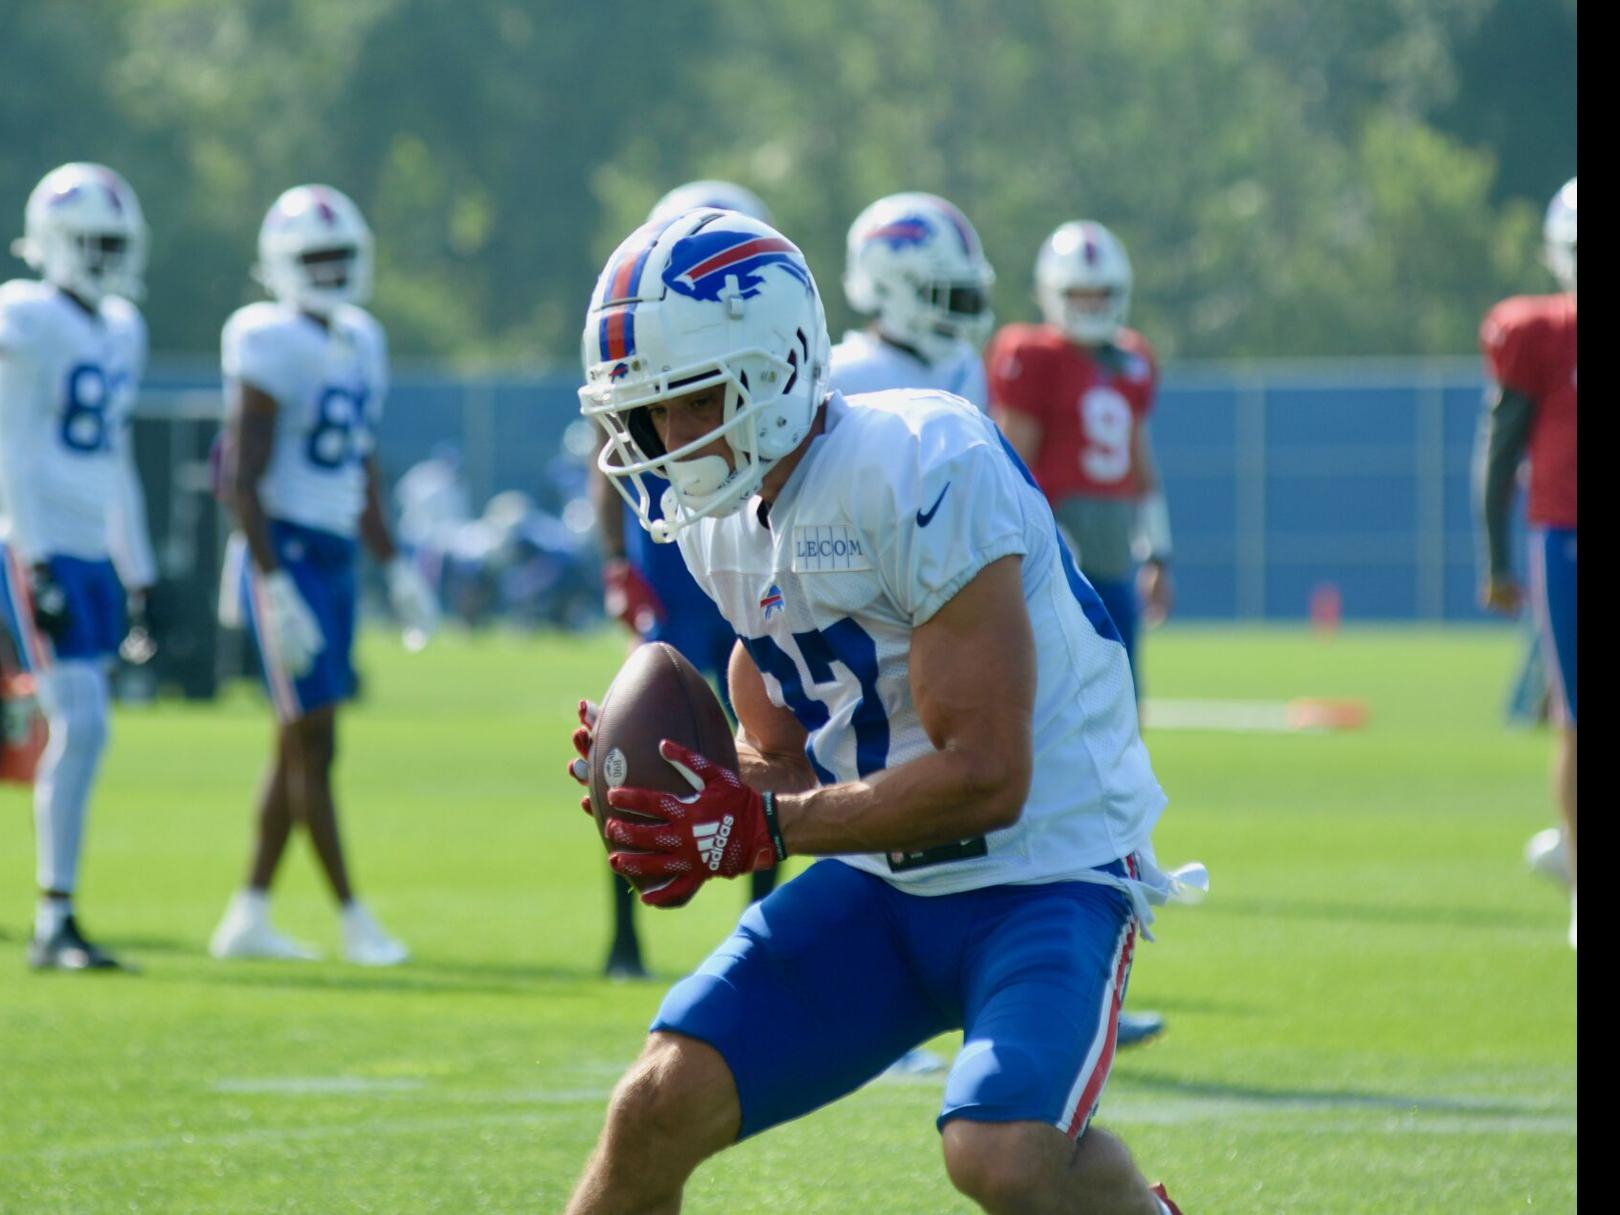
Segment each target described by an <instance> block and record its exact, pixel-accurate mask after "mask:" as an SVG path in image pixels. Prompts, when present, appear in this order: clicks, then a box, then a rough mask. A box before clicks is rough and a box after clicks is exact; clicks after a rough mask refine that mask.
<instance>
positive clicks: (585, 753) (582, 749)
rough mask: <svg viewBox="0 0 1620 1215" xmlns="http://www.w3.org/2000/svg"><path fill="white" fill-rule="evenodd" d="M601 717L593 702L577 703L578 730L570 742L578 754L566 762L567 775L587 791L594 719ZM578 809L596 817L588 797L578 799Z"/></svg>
mask: <svg viewBox="0 0 1620 1215" xmlns="http://www.w3.org/2000/svg"><path fill="white" fill-rule="evenodd" d="M601 715H602V709H601V706H600V705H598V704H596V703H595V702H594V701H589V700H582V701H580V702H579V728H578V729H577V730H575V731H574V733H573V735H572V737H571V741H572V742H573V744H574V750H576V751H578V752H579V758H578V759H571V760H569V761H568V775H569V776H571V777H573V778H574V779H575V780H577V781H578V782H579V783H580V784H582V785H584V786H585V787H586V788H587V789H588V788H590V784H591V766H590V765H591V744H592V743H594V742H595V741H596V719H597V718H598V717H600V716H601ZM579 808H580V809H581V810H583V811H585V813H586V814H589V815H590V816H591V817H592V818H595V817H596V814H595V812H594V811H593V810H592V809H591V799H590V795H589V794H587V795H586V796H584V797H582V798H580V799H579Z"/></svg>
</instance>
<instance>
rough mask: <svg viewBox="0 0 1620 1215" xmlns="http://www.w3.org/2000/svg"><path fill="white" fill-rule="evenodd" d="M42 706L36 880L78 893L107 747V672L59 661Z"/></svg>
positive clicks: (43, 676)
mask: <svg viewBox="0 0 1620 1215" xmlns="http://www.w3.org/2000/svg"><path fill="white" fill-rule="evenodd" d="M39 703H40V708H42V709H43V710H44V711H45V720H46V722H47V723H48V725H49V730H50V741H49V742H48V743H47V745H46V747H45V754H44V755H43V756H41V757H40V762H39V776H38V778H37V779H36V780H35V782H34V839H35V849H36V857H37V865H36V870H37V872H36V874H35V880H36V881H37V882H38V884H39V887H40V889H41V890H72V889H73V888H74V886H75V885H76V884H77V882H76V879H77V877H78V872H79V851H80V847H81V844H82V842H83V839H84V822H85V818H86V817H87V815H88V814H89V807H90V790H91V788H92V786H93V785H94V784H95V780H96V769H97V768H98V767H99V766H100V764H101V753H102V750H103V749H104V748H105V747H106V744H107V674H106V671H105V670H104V669H103V668H102V667H101V665H100V664H99V663H93V662H83V661H77V660H70V661H68V662H59V663H57V664H56V665H55V666H54V667H52V668H51V669H50V670H48V671H43V672H41V673H40V675H39Z"/></svg>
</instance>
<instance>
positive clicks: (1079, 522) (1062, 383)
mask: <svg viewBox="0 0 1620 1215" xmlns="http://www.w3.org/2000/svg"><path fill="white" fill-rule="evenodd" d="M1035 298H1036V301H1037V303H1039V305H1040V309H1041V314H1042V316H1043V317H1044V318H1045V323H1044V324H1042V325H1007V326H1006V327H1004V328H1003V329H1002V330H1001V331H1000V332H999V333H997V334H996V336H995V338H994V339H993V340H992V341H991V343H990V350H989V353H988V354H987V356H986V359H985V361H986V363H987V364H988V366H989V380H990V412H991V414H992V415H993V416H994V417H995V419H996V421H997V422H998V423H1000V425H1001V429H1002V431H1003V433H1005V434H1006V436H1007V439H1008V441H1009V442H1010V443H1012V445H1013V447H1014V449H1015V450H1016V451H1017V452H1018V454H1019V455H1020V456H1021V457H1023V460H1024V463H1025V464H1027V465H1028V466H1029V469H1030V471H1031V472H1032V473H1034V475H1035V479H1036V481H1037V482H1039V484H1040V487H1041V489H1042V491H1043V492H1044V493H1045V494H1046V497H1047V499H1048V500H1049V501H1050V502H1051V503H1052V511H1053V513H1054V514H1056V515H1057V520H1058V525H1059V526H1060V527H1062V528H1063V530H1064V532H1065V533H1066V534H1067V536H1068V538H1069V542H1070V544H1071V545H1073V547H1074V548H1075V556H1076V558H1077V559H1078V560H1079V563H1080V572H1081V573H1083V574H1084V575H1085V576H1086V579H1087V580H1088V581H1089V582H1090V583H1091V585H1092V586H1094V587H1096V588H1097V593H1098V594H1099V595H1101V596H1102V600H1103V602H1104V603H1105V604H1106V605H1107V606H1108V614H1109V615H1110V616H1112V617H1113V619H1114V624H1115V626H1116V627H1118V629H1119V632H1120V636H1121V637H1122V638H1123V639H1124V641H1125V652H1126V653H1127V654H1128V655H1129V656H1130V660H1131V673H1132V675H1133V677H1134V678H1135V680H1136V691H1137V697H1138V699H1140V697H1141V694H1142V675H1141V669H1140V666H1139V664H1138V662H1137V659H1136V636H1137V623H1138V620H1139V618H1140V619H1142V620H1145V622H1146V623H1147V624H1149V625H1152V624H1157V623H1159V622H1161V621H1162V620H1164V618H1165V617H1166V616H1167V615H1168V614H1169V611H1170V599H1171V592H1170V570H1169V561H1170V513H1169V510H1168V509H1167V507H1166V505H1165V500H1164V491H1163V489H1162V487H1161V485H1160V482H1159V470H1158V464H1157V463H1156V462H1155V460H1154V458H1153V444H1152V441H1151V439H1150V438H1149V436H1148V424H1147V418H1148V414H1149V413H1150V412H1151V411H1152V409H1153V398H1154V393H1155V391H1156V390H1157V388H1158V377H1159V372H1158V366H1157V363H1156V361H1155V359H1154V357H1153V348H1152V347H1151V346H1150V345H1148V343H1147V340H1146V339H1145V338H1143V337H1142V335H1141V334H1139V333H1137V332H1135V331H1134V330H1131V329H1127V328H1126V327H1125V316H1126V313H1127V312H1128V311H1129V310H1130V306H1131V263H1130V259H1129V258H1128V257H1127V256H1126V255H1125V246H1124V245H1122V244H1120V242H1119V240H1118V238H1117V237H1115V236H1114V234H1113V233H1112V232H1110V231H1109V230H1108V229H1107V228H1105V227H1103V226H1102V225H1101V224H1098V223H1093V222H1091V221H1089V220H1078V221H1075V222H1073V223H1067V224H1064V225H1063V226H1062V227H1060V228H1058V230H1057V231H1055V232H1053V233H1052V235H1051V236H1049V237H1047V239H1046V243H1045V244H1044V245H1042V246H1041V251H1040V254H1039V256H1038V257H1037V258H1036V261H1035ZM1139 564H1140V567H1141V568H1140V571H1138V569H1137V567H1138V565H1139Z"/></svg>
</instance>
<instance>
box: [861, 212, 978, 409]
mask: <svg viewBox="0 0 1620 1215" xmlns="http://www.w3.org/2000/svg"><path fill="white" fill-rule="evenodd" d="M995 279H996V275H995V271H994V270H992V269H991V268H990V263H989V262H988V261H987V260H986V259H985V256H984V248H983V246H982V245H980V243H979V234H978V232H977V231H975V230H974V227H973V225H972V224H971V223H969V222H968V218H967V216H965V215H963V214H962V212H961V211H959V210H957V209H956V208H955V207H954V206H952V205H951V204H950V203H948V202H946V201H945V200H944V199H943V198H940V197H938V196H936V195H933V194H920V193H908V194H890V195H888V196H886V197H884V198H880V199H878V200H877V201H876V202H875V203H873V204H872V205H871V206H869V207H867V208H866V210H864V211H862V212H861V213H860V214H859V215H857V216H856V217H855V222H854V223H853V224H851V225H850V226H849V237H848V239H847V241H846V242H845V259H844V294H845V296H846V297H847V298H848V300H849V306H850V307H851V308H853V309H854V310H855V311H856V312H859V313H863V314H865V315H867V316H868V317H870V319H869V320H868V322H867V324H866V327H865V328H863V329H854V330H851V331H849V332H848V333H846V334H844V339H843V341H841V342H839V343H838V344H837V345H836V346H834V347H833V351H832V382H833V386H834V387H835V388H837V389H838V390H839V391H840V392H842V393H844V395H846V396H854V395H856V394H857V393H862V392H886V391H888V390H889V389H891V388H937V389H941V390H943V391H945V392H949V393H954V394H955V395H956V396H959V397H961V398H963V399H964V400H967V401H971V402H973V404H975V405H977V406H978V407H979V408H980V409H983V408H984V407H985V386H984V363H983V361H982V360H981V358H980V356H979V349H980V347H982V346H983V345H984V340H985V338H987V337H989V336H990V327H991V326H992V325H993V324H994V323H995V316H994V314H992V313H991V311H990V286H991V284H992V283H994V282H995Z"/></svg>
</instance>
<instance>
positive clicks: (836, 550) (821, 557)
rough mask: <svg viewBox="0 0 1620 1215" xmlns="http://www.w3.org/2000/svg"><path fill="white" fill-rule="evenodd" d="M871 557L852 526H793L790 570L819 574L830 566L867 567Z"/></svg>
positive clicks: (853, 568)
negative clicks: (791, 567) (791, 568)
mask: <svg viewBox="0 0 1620 1215" xmlns="http://www.w3.org/2000/svg"><path fill="white" fill-rule="evenodd" d="M871 568H872V557H871V554H869V553H868V552H867V551H866V544H865V541H863V540H862V539H861V537H860V535H859V534H858V533H857V532H856V531H855V529H854V528H853V527H850V526H849V525H847V524H842V523H840V524H833V525H830V526H820V527H814V526H813V527H796V528H794V529H793V572H794V573H795V574H822V573H827V572H829V571H833V570H869V569H871Z"/></svg>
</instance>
